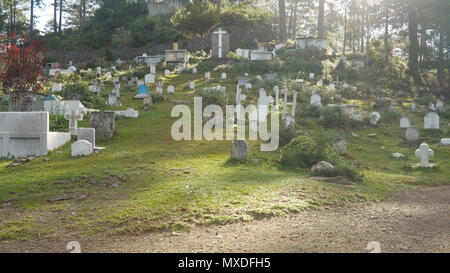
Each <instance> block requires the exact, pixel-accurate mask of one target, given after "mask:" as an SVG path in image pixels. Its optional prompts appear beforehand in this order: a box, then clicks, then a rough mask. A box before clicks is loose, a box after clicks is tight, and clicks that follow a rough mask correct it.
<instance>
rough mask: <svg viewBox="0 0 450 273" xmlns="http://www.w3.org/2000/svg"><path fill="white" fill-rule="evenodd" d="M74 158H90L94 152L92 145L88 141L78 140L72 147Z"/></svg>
mask: <svg viewBox="0 0 450 273" xmlns="http://www.w3.org/2000/svg"><path fill="white" fill-rule="evenodd" d="M71 148H72V156H88V155H90V154H92V152H93V151H94V147H92V143H90V142H89V141H87V140H77V141H76V142H74V143H73V144H72V146H71Z"/></svg>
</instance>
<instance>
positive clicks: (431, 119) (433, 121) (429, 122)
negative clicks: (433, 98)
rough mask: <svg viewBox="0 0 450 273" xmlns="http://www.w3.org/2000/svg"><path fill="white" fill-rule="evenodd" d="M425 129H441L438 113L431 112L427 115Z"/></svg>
mask: <svg viewBox="0 0 450 273" xmlns="http://www.w3.org/2000/svg"><path fill="white" fill-rule="evenodd" d="M424 129H439V115H438V114H437V113H436V112H429V113H427V114H426V115H425V118H424Z"/></svg>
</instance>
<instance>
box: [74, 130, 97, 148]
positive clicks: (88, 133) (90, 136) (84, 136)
mask: <svg viewBox="0 0 450 273" xmlns="http://www.w3.org/2000/svg"><path fill="white" fill-rule="evenodd" d="M72 135H75V136H76V137H77V140H86V141H89V142H90V143H92V148H93V149H95V129H94V128H78V129H76V130H75V131H74V132H73V133H72Z"/></svg>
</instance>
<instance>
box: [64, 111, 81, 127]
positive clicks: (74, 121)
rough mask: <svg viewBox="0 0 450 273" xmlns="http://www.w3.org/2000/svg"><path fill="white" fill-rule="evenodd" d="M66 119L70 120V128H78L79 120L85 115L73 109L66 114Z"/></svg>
mask: <svg viewBox="0 0 450 273" xmlns="http://www.w3.org/2000/svg"><path fill="white" fill-rule="evenodd" d="M66 119H68V120H69V129H70V130H76V129H77V128H78V121H79V120H83V115H82V114H80V113H79V112H78V110H72V113H70V114H66Z"/></svg>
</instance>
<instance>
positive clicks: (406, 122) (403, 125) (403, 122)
mask: <svg viewBox="0 0 450 273" xmlns="http://www.w3.org/2000/svg"><path fill="white" fill-rule="evenodd" d="M410 126H411V121H410V120H409V118H407V117H402V118H401V119H400V128H402V129H405V128H409V127H410Z"/></svg>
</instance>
